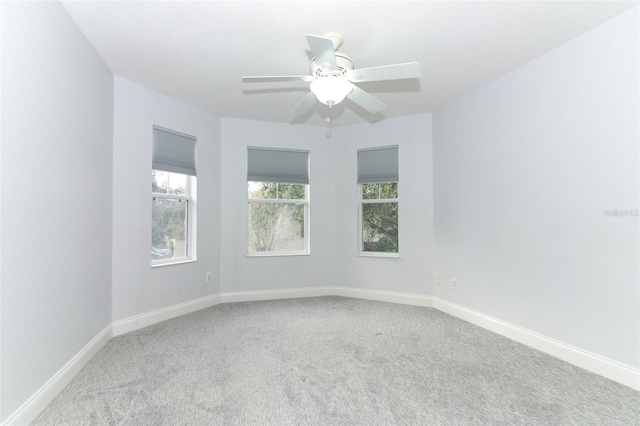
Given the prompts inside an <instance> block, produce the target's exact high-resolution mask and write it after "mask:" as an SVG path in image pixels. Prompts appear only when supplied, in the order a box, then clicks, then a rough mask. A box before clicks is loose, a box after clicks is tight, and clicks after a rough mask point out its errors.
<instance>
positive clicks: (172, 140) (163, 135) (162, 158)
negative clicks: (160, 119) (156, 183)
mask: <svg viewBox="0 0 640 426" xmlns="http://www.w3.org/2000/svg"><path fill="white" fill-rule="evenodd" d="M153 169H154V170H163V171H165V172H173V173H182V174H185V175H191V176H195V175H196V138H194V137H193V136H189V135H185V134H182V133H178V132H174V131H172V130H168V129H163V128H162V127H158V126H153Z"/></svg>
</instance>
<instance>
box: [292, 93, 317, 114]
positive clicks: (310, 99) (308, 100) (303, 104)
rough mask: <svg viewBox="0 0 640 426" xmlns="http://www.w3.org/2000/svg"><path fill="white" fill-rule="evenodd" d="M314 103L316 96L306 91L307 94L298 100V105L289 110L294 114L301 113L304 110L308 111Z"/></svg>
mask: <svg viewBox="0 0 640 426" xmlns="http://www.w3.org/2000/svg"><path fill="white" fill-rule="evenodd" d="M315 103H316V96H315V95H314V94H313V93H311V92H309V93H307V96H305V97H304V98H302V100H301V101H300V102H298V105H296V106H295V107H294V108H293V109H292V110H291V112H292V113H293V114H295V115H302V114H304V113H305V112H307V111H309V110H310V109H311V107H312V106H313V105H315Z"/></svg>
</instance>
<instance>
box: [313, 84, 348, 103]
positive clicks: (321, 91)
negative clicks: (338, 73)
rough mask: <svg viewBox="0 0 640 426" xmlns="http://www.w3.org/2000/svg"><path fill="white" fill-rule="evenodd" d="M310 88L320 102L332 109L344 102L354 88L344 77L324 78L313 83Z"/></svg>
mask: <svg viewBox="0 0 640 426" xmlns="http://www.w3.org/2000/svg"><path fill="white" fill-rule="evenodd" d="M309 88H310V89H311V92H312V93H313V94H314V95H315V96H316V98H317V99H318V101H320V102H322V103H323V104H325V105H329V106H330V107H331V106H332V105H337V104H339V103H340V102H342V101H343V100H344V98H345V97H347V95H348V94H349V93H351V90H352V89H353V86H352V85H351V83H349V81H348V80H347V79H346V78H343V77H323V78H317V79H315V80H314V81H312V82H311V85H310V86H309Z"/></svg>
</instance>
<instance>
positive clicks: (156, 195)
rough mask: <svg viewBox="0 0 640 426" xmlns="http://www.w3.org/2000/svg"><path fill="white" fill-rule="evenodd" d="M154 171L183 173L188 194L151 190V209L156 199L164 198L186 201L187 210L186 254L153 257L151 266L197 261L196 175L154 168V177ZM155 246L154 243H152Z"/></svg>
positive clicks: (152, 171)
mask: <svg viewBox="0 0 640 426" xmlns="http://www.w3.org/2000/svg"><path fill="white" fill-rule="evenodd" d="M154 172H162V173H173V174H177V175H183V176H185V177H186V194H168V193H161V192H153V189H152V190H151V203H152V206H151V209H152V210H153V202H154V200H156V199H164V200H179V201H182V202H185V203H186V212H185V230H184V236H185V256H180V257H170V258H168V259H151V267H152V268H156V267H160V266H169V265H177V264H181V263H189V262H195V261H197V258H196V250H195V248H196V244H195V243H196V241H195V238H196V232H195V229H196V208H195V206H196V202H195V193H196V188H197V181H196V179H197V178H196V176H191V175H188V174H184V173H176V172H167V171H165V170H158V169H152V170H151V173H152V179H153V173H154ZM151 227H152V228H153V222H152V223H151ZM151 246H152V248H153V243H152V244H151Z"/></svg>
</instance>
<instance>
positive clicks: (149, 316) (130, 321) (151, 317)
mask: <svg viewBox="0 0 640 426" xmlns="http://www.w3.org/2000/svg"><path fill="white" fill-rule="evenodd" d="M218 303H220V294H219V293H215V294H212V295H209V296H204V297H200V298H199V299H194V300H190V301H188V302H184V303H179V304H177V305H172V306H168V307H166V308H161V309H156V310H155V311H151V312H147V313H144V314H140V315H135V316H133V317H129V318H124V319H121V320H118V321H114V322H113V323H112V324H113V336H120V335H121V334H125V333H129V332H130V331H134V330H138V329H141V328H144V327H148V326H150V325H153V324H157V323H159V322H162V321H166V320H170V319H172V318H176V317H179V316H181V315H185V314H190V313H191V312H195V311H199V310H200V309H205V308H208V307H210V306H214V305H217V304H218Z"/></svg>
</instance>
